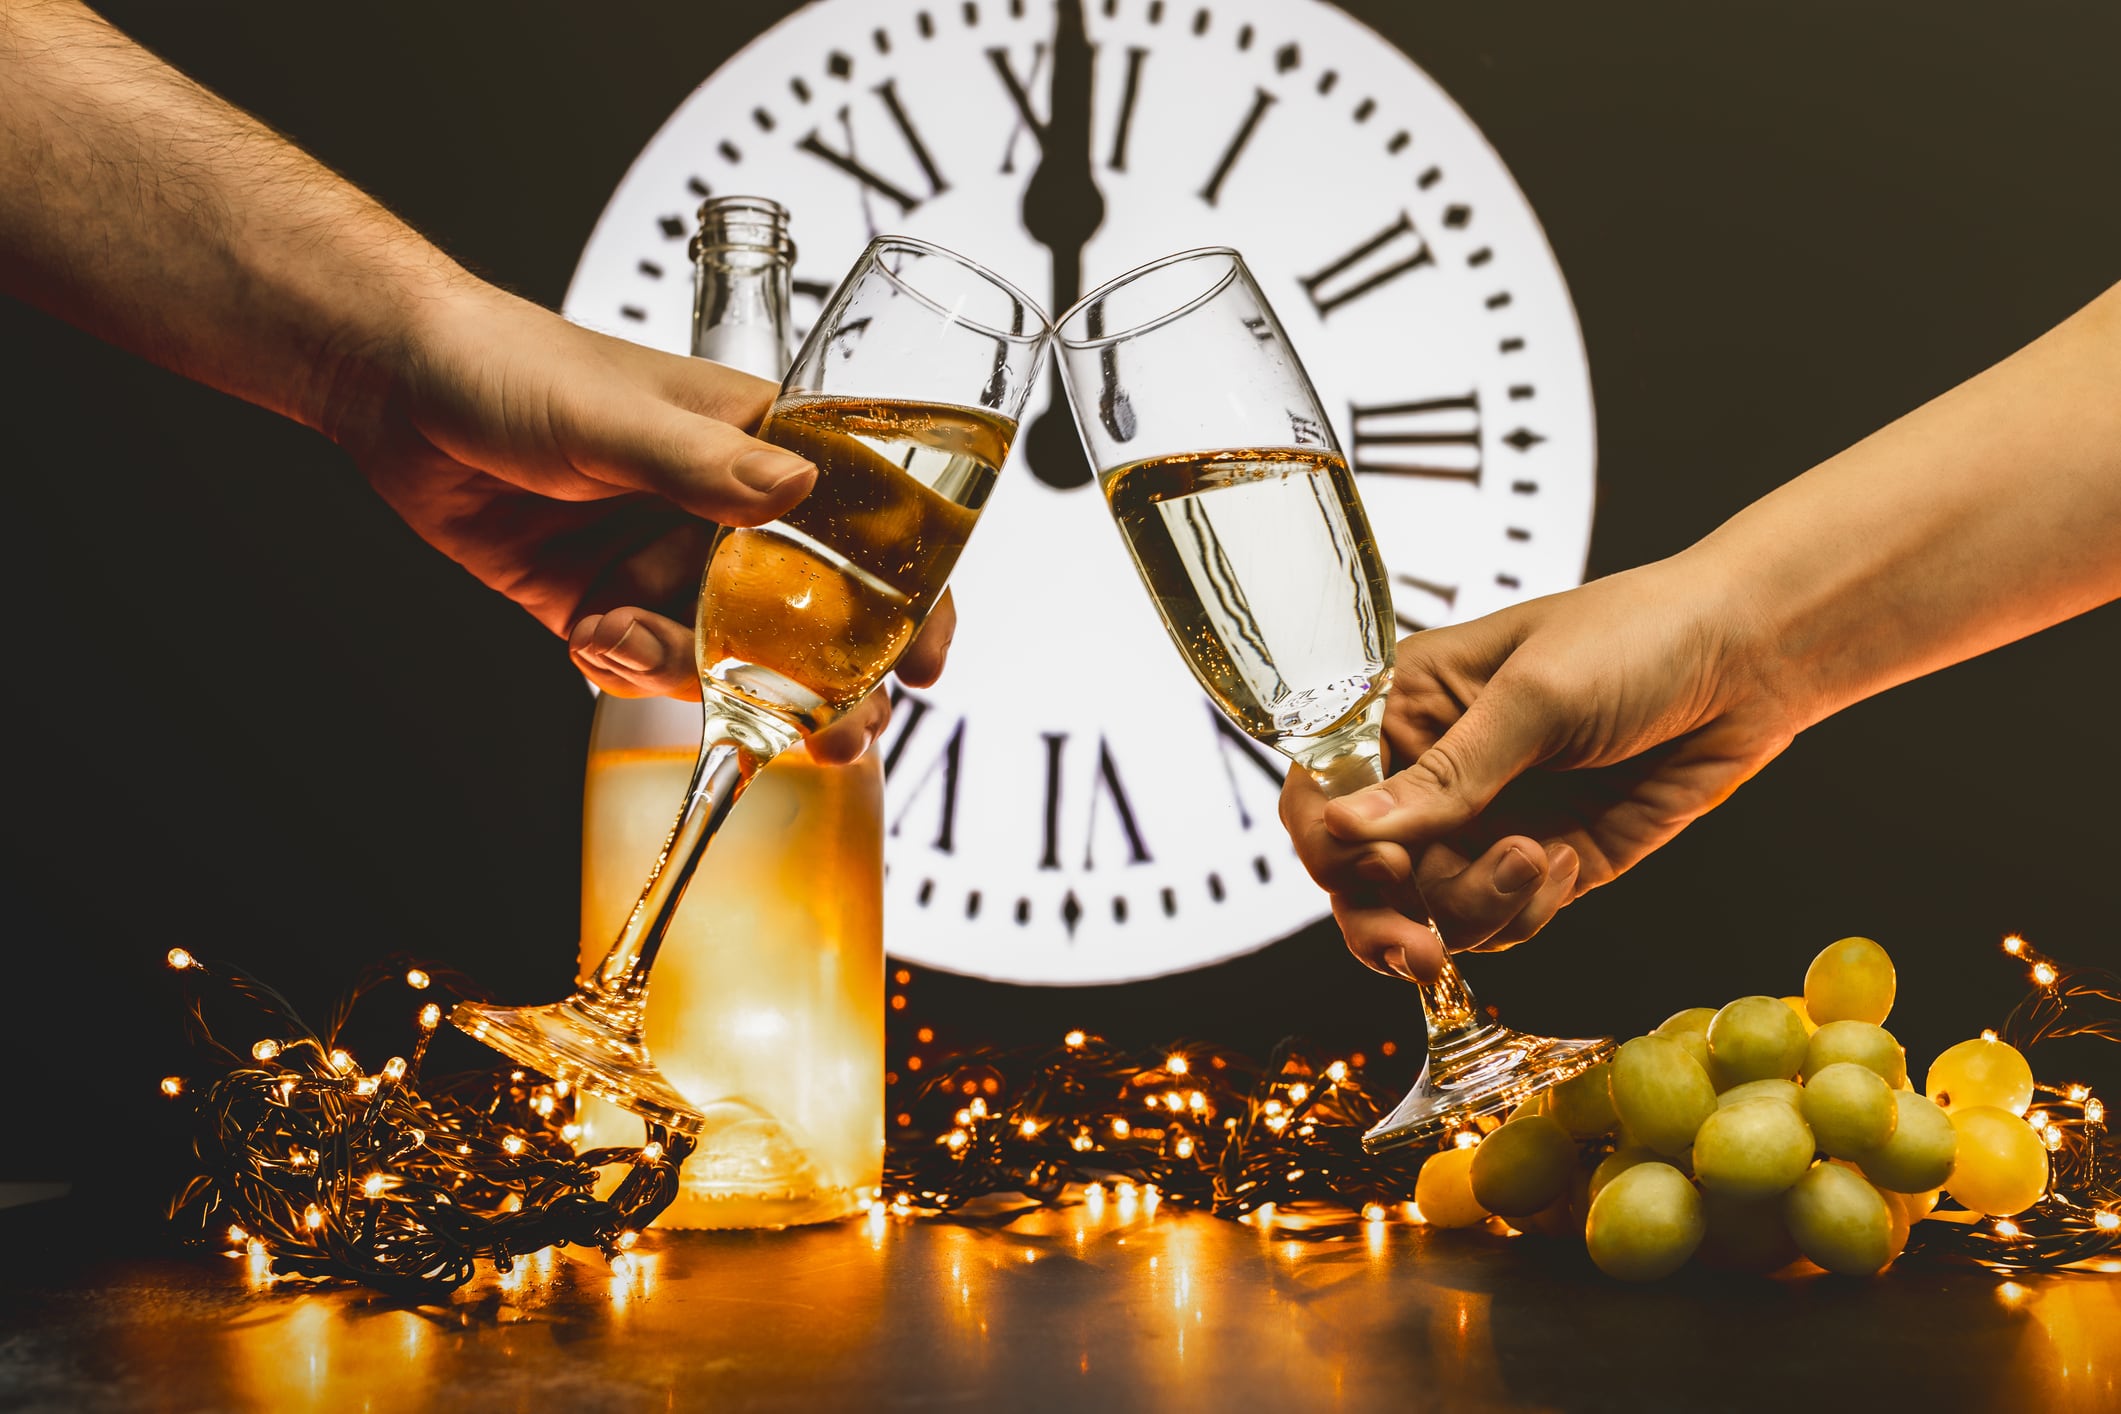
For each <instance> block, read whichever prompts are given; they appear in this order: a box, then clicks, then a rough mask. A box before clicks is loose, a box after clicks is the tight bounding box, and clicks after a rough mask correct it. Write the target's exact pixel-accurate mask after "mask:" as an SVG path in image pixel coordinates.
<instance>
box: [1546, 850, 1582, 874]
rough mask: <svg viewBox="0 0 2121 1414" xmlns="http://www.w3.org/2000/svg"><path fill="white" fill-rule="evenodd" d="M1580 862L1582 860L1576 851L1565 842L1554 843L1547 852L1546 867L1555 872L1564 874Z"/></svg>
mask: <svg viewBox="0 0 2121 1414" xmlns="http://www.w3.org/2000/svg"><path fill="white" fill-rule="evenodd" d="M1582 863H1583V860H1582V859H1581V858H1579V857H1578V856H1577V853H1576V851H1575V850H1573V849H1570V848H1569V847H1568V846H1567V845H1565V844H1558V845H1555V846H1554V847H1553V849H1551V850H1549V851H1548V852H1547V868H1548V869H1549V870H1550V871H1551V872H1553V873H1556V874H1566V873H1568V872H1570V871H1571V870H1573V869H1576V868H1577V867H1579V866H1580V865H1581V864H1582Z"/></svg>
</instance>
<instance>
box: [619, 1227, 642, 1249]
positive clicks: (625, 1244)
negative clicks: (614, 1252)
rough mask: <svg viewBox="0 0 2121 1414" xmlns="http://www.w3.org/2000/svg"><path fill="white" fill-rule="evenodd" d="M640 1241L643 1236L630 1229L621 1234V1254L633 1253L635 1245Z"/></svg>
mask: <svg viewBox="0 0 2121 1414" xmlns="http://www.w3.org/2000/svg"><path fill="white" fill-rule="evenodd" d="M640 1240H641V1235H640V1234H639V1233H637V1232H634V1231H632V1230H631V1229H629V1230H627V1231H625V1232H622V1233H620V1234H619V1240H618V1248H619V1250H620V1251H621V1252H631V1251H632V1250H633V1245H634V1244H635V1243H636V1242H639V1241H640Z"/></svg>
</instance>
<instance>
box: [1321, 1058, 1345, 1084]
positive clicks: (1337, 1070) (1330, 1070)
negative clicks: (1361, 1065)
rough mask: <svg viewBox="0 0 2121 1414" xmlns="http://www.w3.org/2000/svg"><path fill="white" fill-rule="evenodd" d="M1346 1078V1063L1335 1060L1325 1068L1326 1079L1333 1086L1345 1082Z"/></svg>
mask: <svg viewBox="0 0 2121 1414" xmlns="http://www.w3.org/2000/svg"><path fill="white" fill-rule="evenodd" d="M1347 1078H1348V1063H1347V1062H1346V1061H1338V1060H1337V1061H1335V1062H1333V1064H1331V1065H1329V1066H1327V1067H1326V1079H1328V1080H1330V1081H1332V1082H1333V1083H1334V1084H1335V1085H1338V1084H1340V1082H1341V1081H1343V1080H1346V1079H1347Z"/></svg>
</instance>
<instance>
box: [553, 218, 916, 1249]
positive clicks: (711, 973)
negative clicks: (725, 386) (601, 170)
mask: <svg viewBox="0 0 2121 1414" xmlns="http://www.w3.org/2000/svg"><path fill="white" fill-rule="evenodd" d="M787 223H788V216H787V212H786V211H784V210H783V209H782V208H781V207H780V206H779V205H778V204H777V203H775V202H772V201H768V200H765V199H763V198H759V197H718V198H715V199H713V200H710V201H708V202H707V203H705V204H704V205H702V206H701V207H700V229H699V234H698V235H697V236H695V237H694V239H693V242H692V257H693V262H694V287H693V324H692V352H693V353H694V354H695V355H696V356H698V357H701V358H709V359H713V360H714V361H716V362H717V363H723V364H727V365H729V366H731V367H734V368H740V369H743V370H744V371H745V372H747V373H754V374H757V375H759V376H760V377H764V378H772V379H776V380H777V379H779V378H780V376H781V374H782V373H783V372H784V371H785V369H786V367H787V364H788V361H789V359H790V357H791V356H792V349H793V345H792V343H791V341H790V338H789V333H790V330H789V319H788V310H789V272H790V269H791V268H792V266H793V264H794V260H795V247H794V245H793V243H792V242H791V241H790V240H789V238H788V224H787ZM699 735H700V708H699V705H698V704H697V703H693V702H679V701H674V700H670V699H661V698H644V699H625V698H617V697H612V696H610V695H609V694H605V695H604V696H602V697H601V698H599V700H598V702H597V710H596V719H595V723H594V725H593V726H592V727H591V729H590V739H589V770H588V779H587V781H586V784H585V787H584V792H583V805H582V953H581V962H580V965H581V966H582V967H583V968H584V969H587V968H591V967H594V966H595V965H596V964H597V961H598V959H599V958H600V957H601V956H602V955H603V952H604V949H605V948H606V946H608V945H609V943H610V941H611V939H612V938H613V937H614V936H616V934H617V933H618V930H619V927H620V925H621V924H622V923H623V922H624V920H625V917H626V913H627V910H628V909H630V908H632V907H633V904H634V901H635V899H636V898H637V897H638V895H639V892H640V887H641V880H642V879H644V878H646V877H647V875H648V871H649V868H650V866H651V864H652V863H653V861H654V859H655V856H656V853H657V851H659V850H660V849H661V848H662V847H663V843H664V838H665V836H666V834H667V832H668V831H669V829H670V818H671V812H672V810H673V808H674V807H675V804H676V802H677V800H678V799H679V797H681V796H682V795H683V794H684V791H685V783H686V780H687V777H688V776H689V774H690V772H691V769H692V760H693V756H694V754H695V753H696V752H697V751H698V749H699ZM883 797H884V777H883V767H882V766H881V765H880V764H879V760H878V756H877V753H875V752H871V753H869V754H868V755H867V756H865V757H864V758H863V759H862V760H861V761H860V762H857V763H856V764H855V765H852V766H841V767H830V766H820V765H818V764H816V763H815V762H813V761H811V760H810V759H809V757H808V756H807V755H805V754H804V753H803V752H801V751H792V752H787V753H784V754H783V755H782V756H780V757H779V758H777V759H776V760H775V761H774V762H773V763H772V764H771V765H769V766H768V767H767V768H766V769H765V770H764V771H762V772H761V773H760V774H759V777H758V779H757V780H755V781H754V782H753V783H752V785H751V787H750V790H749V791H748V792H747V794H746V795H745V798H744V808H743V809H742V810H740V811H736V812H734V813H733V814H732V815H731V816H730V817H729V821H728V823H727V824H726V825H724V826H723V828H722V832H721V834H719V835H718V836H717V837H716V838H715V842H714V848H713V849H712V850H711V851H709V852H708V854H707V857H706V859H705V861H704V862H703V863H702V865H701V867H700V873H699V876H698V877H697V878H695V879H694V880H693V883H692V887H691V889H690V890H689V891H688V893H687V897H686V902H685V903H684V905H683V906H682V907H681V908H680V909H679V912H678V915H677V918H676V921H675V922H674V923H673V924H672V926H671V929H670V932H669V934H668V935H667V937H666V938H665V940H664V943H663V948H662V953H661V956H660V958H659V960H658V961H657V964H656V972H655V991H654V995H653V997H652V998H651V1000H650V1003H649V1006H648V1037H647V1039H648V1048H649V1052H650V1054H652V1055H653V1056H654V1057H655V1060H656V1064H657V1066H658V1067H660V1068H661V1070H662V1072H663V1073H664V1075H666V1076H668V1077H669V1079H670V1080H671V1082H672V1083H673V1084H675V1085H676V1086H677V1087H678V1088H679V1089H680V1090H682V1091H683V1092H684V1093H685V1095H686V1097H687V1098H688V1099H690V1100H692V1101H694V1102H695V1103H696V1104H698V1105H699V1106H700V1108H702V1109H703V1110H705V1111H706V1112H707V1116H708V1127H707V1130H706V1132H705V1133H704V1134H703V1135H702V1136H701V1139H700V1147H699V1149H698V1151H697V1152H696V1153H694V1154H693V1156H692V1157H691V1158H690V1159H688V1160H687V1161H686V1163H685V1167H684V1169H683V1171H682V1177H681V1191H680V1194H679V1196H678V1198H677V1200H676V1201H675V1202H673V1203H672V1204H671V1205H670V1207H669V1208H668V1209H666V1210H665V1211H664V1213H663V1215H662V1216H661V1218H660V1219H658V1221H659V1222H660V1223H661V1225H663V1226H665V1227H712V1228H734V1227H782V1226H787V1225H789V1224H792V1223H805V1222H823V1221H827V1220H829V1219H832V1218H838V1217H844V1216H846V1215H847V1214H849V1213H853V1212H856V1211H859V1210H860V1208H861V1207H862V1205H863V1203H864V1202H865V1201H866V1200H867V1199H868V1198H869V1197H870V1196H871V1195H872V1194H873V1193H875V1191H876V1190H877V1187H878V1185H879V1184H880V1183H881V1182H882V1178H883V1157H884V1116H883V1097H884V930H883V854H884V851H883ZM580 1120H581V1124H582V1127H583V1134H582V1140H581V1142H582V1143H584V1144H587V1145H605V1144H612V1145H627V1144H638V1143H639V1142H640V1135H641V1122H640V1120H639V1119H638V1118H636V1117H634V1116H632V1115H629V1114H627V1113H625V1112H624V1111H622V1110H619V1109H617V1108H615V1107H613V1106H611V1105H609V1104H607V1103H605V1102H604V1101H601V1100H594V1099H585V1100H584V1101H583V1103H582V1111H581V1116H580Z"/></svg>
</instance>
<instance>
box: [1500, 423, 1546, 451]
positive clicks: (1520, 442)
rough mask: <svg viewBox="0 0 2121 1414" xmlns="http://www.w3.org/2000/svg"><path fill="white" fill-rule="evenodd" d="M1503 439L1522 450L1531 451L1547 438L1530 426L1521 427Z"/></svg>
mask: <svg viewBox="0 0 2121 1414" xmlns="http://www.w3.org/2000/svg"><path fill="white" fill-rule="evenodd" d="M1502 440H1503V441H1505V442H1508V443H1509V444H1510V445H1511V446H1513V447H1515V448H1516V449H1517V450H1518V451H1520V452H1529V451H1531V450H1532V448H1534V447H1536V446H1538V445H1539V444H1540V443H1541V442H1544V441H1546V440H1547V439H1546V438H1544V437H1542V436H1540V435H1539V434H1538V433H1537V432H1534V431H1533V430H1532V429H1531V428H1529V427H1520V428H1518V429H1517V430H1516V431H1515V432H1512V433H1511V434H1510V435H1509V436H1507V437H1505V438H1503V439H1502Z"/></svg>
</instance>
